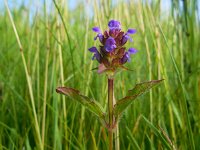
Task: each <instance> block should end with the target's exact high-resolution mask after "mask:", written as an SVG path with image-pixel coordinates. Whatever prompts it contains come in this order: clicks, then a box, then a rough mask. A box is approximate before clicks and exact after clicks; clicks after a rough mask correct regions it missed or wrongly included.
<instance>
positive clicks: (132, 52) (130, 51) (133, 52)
mask: <svg viewBox="0 0 200 150" xmlns="http://www.w3.org/2000/svg"><path fill="white" fill-rule="evenodd" d="M128 52H129V53H130V54H135V53H137V52H138V50H136V49H135V48H129V49H128Z"/></svg>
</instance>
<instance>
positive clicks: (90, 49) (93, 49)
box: [88, 47, 98, 53]
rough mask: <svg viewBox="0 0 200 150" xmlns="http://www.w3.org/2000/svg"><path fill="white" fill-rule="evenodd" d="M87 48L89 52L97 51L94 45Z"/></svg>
mask: <svg viewBox="0 0 200 150" xmlns="http://www.w3.org/2000/svg"><path fill="white" fill-rule="evenodd" d="M88 50H89V51H90V52H92V53H97V52H98V50H97V48H96V47H91V48H89V49H88Z"/></svg>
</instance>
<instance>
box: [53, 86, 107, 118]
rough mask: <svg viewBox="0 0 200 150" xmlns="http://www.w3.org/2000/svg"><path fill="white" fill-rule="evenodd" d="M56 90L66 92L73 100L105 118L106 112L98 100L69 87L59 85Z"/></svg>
mask: <svg viewBox="0 0 200 150" xmlns="http://www.w3.org/2000/svg"><path fill="white" fill-rule="evenodd" d="M56 92H57V93H60V94H64V95H66V96H68V97H70V98H72V99H73V100H75V101H77V102H79V103H81V104H82V105H83V106H85V107H86V108H87V109H88V110H89V111H91V112H92V113H94V114H95V115H96V116H98V117H99V118H100V119H103V120H105V113H104V111H103V108H102V107H101V105H100V104H99V103H98V102H97V101H94V100H92V99H90V98H89V97H87V96H84V95H81V94H80V91H78V90H76V89H73V88H68V87H58V88H57V89H56Z"/></svg>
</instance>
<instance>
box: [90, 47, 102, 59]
mask: <svg viewBox="0 0 200 150" xmlns="http://www.w3.org/2000/svg"><path fill="white" fill-rule="evenodd" d="M88 50H89V51H90V52H92V53H94V55H93V57H92V60H94V59H96V60H97V61H98V62H99V63H100V59H101V55H100V53H99V52H98V50H97V48H96V47H91V48H89V49H88Z"/></svg>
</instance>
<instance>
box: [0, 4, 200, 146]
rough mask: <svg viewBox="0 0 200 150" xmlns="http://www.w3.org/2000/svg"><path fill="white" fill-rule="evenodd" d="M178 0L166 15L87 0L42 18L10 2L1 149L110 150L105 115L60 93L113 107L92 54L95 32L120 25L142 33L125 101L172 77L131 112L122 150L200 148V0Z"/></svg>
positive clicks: (0, 23) (0, 28)
mask: <svg viewBox="0 0 200 150" xmlns="http://www.w3.org/2000/svg"><path fill="white" fill-rule="evenodd" d="M171 2H172V5H171V7H170V8H169V10H165V11H163V10H162V7H161V1H160V0H155V1H152V2H145V1H144V2H141V1H137V0H128V1H126V2H125V1H121V0H118V2H117V3H113V2H112V1H111V0H110V1H107V0H85V1H79V3H78V4H77V6H76V8H74V9H69V7H68V2H67V1H62V0H61V1H58V0H52V1H51V2H50V3H51V9H49V8H47V7H46V6H47V3H49V1H45V2H44V3H42V4H41V6H40V7H39V9H38V11H36V12H35V13H32V12H31V9H29V6H23V5H22V6H20V7H19V8H12V9H10V8H9V5H7V3H6V2H5V9H4V10H3V12H2V13H1V14H0V40H1V42H0V149H5V150H6V149H9V150H12V149H23V148H25V149H27V150H29V149H56V150H57V149H81V150H82V149H86V150H89V149H108V137H107V130H106V129H105V128H104V127H103V126H102V125H101V124H100V122H99V121H98V120H97V118H96V116H94V115H91V113H90V112H88V111H87V109H85V108H84V107H82V106H81V105H80V104H78V103H76V102H74V101H73V100H71V99H69V98H67V97H64V96H62V95H59V94H57V93H56V91H55V89H56V87H58V86H67V87H73V88H76V89H78V90H80V91H81V93H83V94H84V95H87V96H89V97H92V98H94V99H96V100H97V101H98V102H99V103H100V104H101V105H102V106H104V108H105V109H106V106H107V103H106V102H107V101H106V100H107V80H106V76H105V75H99V74H98V73H97V72H96V71H92V69H93V68H95V67H97V65H98V63H97V62H96V61H92V60H91V57H92V55H91V53H90V52H89V51H88V48H90V47H92V46H93V45H94V41H93V38H94V36H95V35H96V34H95V33H94V32H92V30H91V29H92V27H94V26H99V27H100V28H101V29H106V28H107V22H108V21H109V20H110V19H116V20H119V21H120V22H122V24H123V25H124V26H123V27H122V28H123V29H124V30H125V29H128V27H133V28H135V29H137V33H136V34H135V35H134V36H133V39H134V42H133V43H134V44H133V43H128V45H127V47H131V46H132V45H134V48H136V49H137V50H138V53H137V54H136V55H134V56H132V61H131V62H130V63H127V64H126V66H127V67H128V68H131V69H132V70H133V71H123V72H121V73H119V74H117V75H116V79H115V89H114V91H115V97H116V99H120V98H122V97H124V96H125V95H126V92H127V91H128V90H129V89H131V88H133V87H134V85H135V84H136V83H139V82H142V81H149V80H153V79H165V80H164V82H163V83H162V84H161V85H159V86H158V87H156V88H154V89H152V90H151V91H150V92H149V93H146V94H145V95H144V96H142V97H140V98H138V99H137V100H136V101H135V102H134V103H133V104H132V105H131V106H130V107H129V109H128V110H127V111H126V112H125V113H124V114H123V117H122V118H121V122H120V124H119V139H120V149H124V150H127V149H128V150H132V149H138V150H140V149H160V150H161V149H182V150H184V149H190V150H194V149H200V143H199V142H200V115H199V114H200V61H199V60H200V16H199V15H200V10H199V9H200V8H198V5H197V0H185V1H171ZM32 3H34V2H33V1H30V5H31V4H32ZM7 6H8V7H7ZM35 7H37V6H35ZM9 12H10V15H9ZM14 29H16V30H15V31H14ZM98 44H99V42H95V45H96V46H98Z"/></svg>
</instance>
